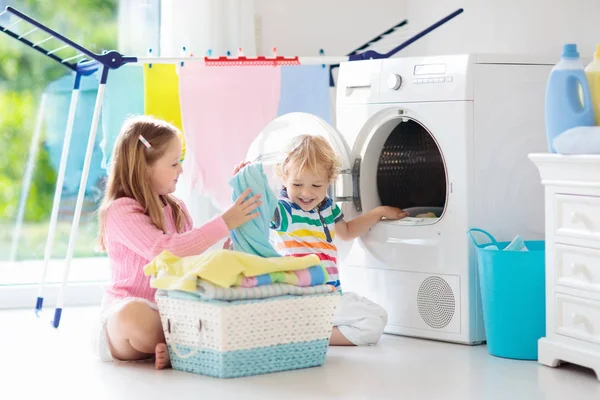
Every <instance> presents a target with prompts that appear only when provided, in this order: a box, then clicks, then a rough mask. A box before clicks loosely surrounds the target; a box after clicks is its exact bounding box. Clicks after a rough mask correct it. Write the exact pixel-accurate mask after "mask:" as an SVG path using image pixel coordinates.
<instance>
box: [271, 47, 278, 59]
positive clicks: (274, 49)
mask: <svg viewBox="0 0 600 400" xmlns="http://www.w3.org/2000/svg"><path fill="white" fill-rule="evenodd" d="M271 52H272V53H273V58H277V47H273V49H272V50H271Z"/></svg>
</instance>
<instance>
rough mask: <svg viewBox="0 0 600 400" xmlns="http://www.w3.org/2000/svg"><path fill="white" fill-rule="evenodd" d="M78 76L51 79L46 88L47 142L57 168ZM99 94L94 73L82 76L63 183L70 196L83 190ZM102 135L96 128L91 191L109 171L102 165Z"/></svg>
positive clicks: (90, 183) (90, 181) (89, 176)
mask: <svg viewBox="0 0 600 400" xmlns="http://www.w3.org/2000/svg"><path fill="white" fill-rule="evenodd" d="M74 79H75V75H74V74H71V75H66V76H64V77H62V78H60V79H58V80H56V81H54V82H52V83H50V84H49V85H48V87H47V88H46V91H45V92H46V95H47V103H46V111H45V112H44V115H45V117H44V122H45V126H46V141H45V144H46V147H47V149H48V153H49V155H50V164H51V165H52V167H53V168H54V169H55V171H57V172H58V169H59V166H60V159H61V155H62V147H63V142H64V137H65V131H66V128H67V117H68V115H69V106H70V104H71V93H72V90H73V83H74ZM97 94H98V79H97V78H96V77H95V76H93V75H92V76H85V77H82V79H81V85H80V88H79V100H78V102H77V110H76V113H75V121H74V125H73V135H72V136H71V144H70V147H69V158H68V159H67V169H66V172H65V181H64V185H63V191H64V192H65V195H66V196H69V195H72V194H75V193H77V191H78V190H79V183H80V180H81V173H82V171H83V163H84V161H85V153H86V150H87V143H88V137H89V134H90V127H91V125H92V116H93V115H94V106H95V104H96V96H97ZM101 120H102V118H100V121H99V124H98V130H100V128H101V125H100V123H101ZM101 138H102V135H101V133H99V132H96V138H95V142H94V143H95V144H94V150H93V153H92V161H91V165H90V172H89V175H88V182H87V185H86V192H89V191H91V190H92V188H93V187H94V186H95V185H97V184H98V182H99V180H101V179H103V178H104V176H105V171H104V170H102V168H101V167H100V164H101V161H102V152H101V150H100V140H101Z"/></svg>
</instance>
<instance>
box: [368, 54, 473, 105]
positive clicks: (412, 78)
mask: <svg viewBox="0 0 600 400" xmlns="http://www.w3.org/2000/svg"><path fill="white" fill-rule="evenodd" d="M472 65H474V64H473V60H472V59H471V58H470V55H468V54H466V55H465V54H463V55H449V56H426V57H407V58H389V59H385V60H382V61H381V73H380V77H381V78H380V86H379V95H378V97H377V101H378V102H380V103H387V102H390V103H394V102H413V101H457V100H471V99H472V84H471V82H472V76H473V73H472Z"/></svg>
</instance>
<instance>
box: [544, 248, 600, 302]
mask: <svg viewBox="0 0 600 400" xmlns="http://www.w3.org/2000/svg"><path fill="white" fill-rule="evenodd" d="M554 264H555V265H556V284H558V285H562V286H569V287H573V288H576V289H582V290H589V291H593V292H597V293H600V250H596V249H589V248H586V247H577V246H567V245H564V244H556V245H555V246H554Z"/></svg>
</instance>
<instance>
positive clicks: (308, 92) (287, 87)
mask: <svg viewBox="0 0 600 400" xmlns="http://www.w3.org/2000/svg"><path fill="white" fill-rule="evenodd" d="M280 90H281V92H280V99H279V109H278V110H277V115H278V116H279V115H283V114H287V113H291V112H305V113H309V114H314V115H316V116H318V117H321V118H323V119H324V120H325V121H327V123H329V124H331V103H330V101H329V68H323V66H322V65H297V66H287V67H281V89H280Z"/></svg>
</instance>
